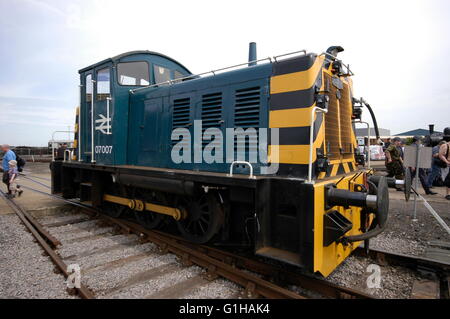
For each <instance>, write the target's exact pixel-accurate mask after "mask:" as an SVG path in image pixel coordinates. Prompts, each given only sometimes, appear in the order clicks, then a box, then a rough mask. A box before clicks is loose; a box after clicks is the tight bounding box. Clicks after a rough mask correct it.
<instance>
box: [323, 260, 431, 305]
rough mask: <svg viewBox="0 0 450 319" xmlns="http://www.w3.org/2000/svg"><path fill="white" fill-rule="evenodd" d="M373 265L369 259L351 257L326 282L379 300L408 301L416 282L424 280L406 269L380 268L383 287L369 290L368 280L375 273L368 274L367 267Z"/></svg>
mask: <svg viewBox="0 0 450 319" xmlns="http://www.w3.org/2000/svg"><path fill="white" fill-rule="evenodd" d="M373 263H374V262H373V261H371V260H370V259H367V258H362V257H356V256H350V257H348V258H347V259H346V260H345V262H344V263H342V264H341V265H340V266H339V267H338V268H337V269H336V270H335V271H334V272H333V273H332V274H331V275H330V276H329V277H327V278H326V280H327V281H330V282H333V283H335V284H338V285H342V286H344V287H348V288H353V289H358V290H361V291H364V292H366V293H368V294H371V295H374V296H375V297H377V298H383V299H406V298H410V295H411V289H412V285H413V283H414V281H415V280H420V279H422V278H421V277H420V276H418V275H417V274H415V273H413V272H412V271H409V270H407V269H405V268H401V267H393V266H380V270H381V285H380V286H381V287H380V288H367V278H368V276H370V275H371V274H372V273H373V271H372V272H368V271H367V267H368V266H369V265H370V264H373Z"/></svg>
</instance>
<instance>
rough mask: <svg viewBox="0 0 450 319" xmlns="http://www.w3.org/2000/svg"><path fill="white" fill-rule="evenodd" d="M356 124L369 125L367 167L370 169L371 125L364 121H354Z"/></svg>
mask: <svg viewBox="0 0 450 319" xmlns="http://www.w3.org/2000/svg"><path fill="white" fill-rule="evenodd" d="M353 123H355V124H365V125H367V144H366V147H367V166H368V168H369V169H370V124H369V123H368V122H363V121H354V122H353Z"/></svg>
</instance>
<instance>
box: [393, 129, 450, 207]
mask: <svg viewBox="0 0 450 319" xmlns="http://www.w3.org/2000/svg"><path fill="white" fill-rule="evenodd" d="M412 142H413V143H415V144H417V145H418V146H419V147H422V146H423V143H422V139H421V138H420V137H419V136H414V138H413V140H412ZM385 154H386V169H387V172H388V177H395V178H396V179H404V175H405V170H406V169H409V170H410V172H411V176H412V178H413V179H414V178H415V176H416V170H415V168H414V167H405V165H404V161H403V160H404V141H402V139H401V138H399V137H395V138H393V139H392V141H391V140H389V141H388V142H387V143H386V144H385ZM431 163H432V164H431V169H424V168H419V171H418V172H417V173H418V174H417V175H418V177H419V179H420V183H421V184H422V187H423V189H424V190H425V193H426V194H427V195H436V194H437V193H436V192H434V191H433V190H432V188H433V187H436V186H445V187H446V188H447V190H446V196H445V199H447V200H450V169H449V167H450V127H447V128H446V129H445V130H444V136H443V140H442V141H440V142H439V144H438V145H436V146H434V147H433V149H432V159H431ZM397 190H400V191H401V190H402V189H401V188H400V187H399V188H397Z"/></svg>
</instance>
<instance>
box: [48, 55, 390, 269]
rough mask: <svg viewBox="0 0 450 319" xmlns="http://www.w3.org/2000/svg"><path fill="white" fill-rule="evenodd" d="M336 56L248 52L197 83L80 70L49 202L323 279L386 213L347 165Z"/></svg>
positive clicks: (353, 107)
mask: <svg viewBox="0 0 450 319" xmlns="http://www.w3.org/2000/svg"><path fill="white" fill-rule="evenodd" d="M340 51H342V48H340V47H331V48H330V49H329V50H328V51H327V52H326V53H323V54H320V55H318V54H313V53H306V52H299V53H295V54H290V55H285V56H279V57H275V58H271V59H265V60H264V61H254V60H256V53H255V51H253V50H251V52H250V53H251V54H250V56H251V58H250V60H251V61H249V63H248V65H247V64H245V65H244V66H243V67H239V66H237V67H233V68H228V69H222V70H219V71H216V72H210V73H209V74H207V75H203V76H196V75H192V74H191V72H190V71H189V70H188V69H187V68H186V67H184V66H183V65H181V64H180V63H178V62H177V61H175V60H173V59H171V58H169V57H167V56H164V55H162V54H159V53H155V52H149V51H135V52H129V53H125V54H122V55H119V56H116V57H114V58H111V59H107V60H104V61H101V62H99V63H96V64H94V65H91V66H89V67H86V68H84V69H82V70H80V71H79V73H80V108H79V113H78V116H77V119H78V123H77V126H76V127H77V130H76V131H77V132H76V134H75V138H76V140H77V142H76V145H75V146H76V148H77V154H76V156H75V158H72V159H71V160H67V161H57V162H54V163H53V170H52V186H53V188H52V191H53V192H54V193H62V195H63V196H64V197H65V198H79V199H80V201H82V202H90V203H91V204H92V205H93V206H94V207H98V208H100V209H103V210H104V211H105V212H107V213H109V214H110V215H111V216H114V217H120V216H121V215H122V214H124V213H126V212H133V213H134V215H135V217H136V219H137V220H138V221H139V222H140V223H141V224H143V225H144V226H145V227H147V228H151V229H153V228H160V229H164V230H166V231H172V230H171V226H172V225H174V224H176V225H177V228H178V231H179V233H180V234H181V235H182V236H183V237H184V238H186V239H188V240H190V241H192V242H195V243H215V244H217V245H224V246H228V247H235V246H236V247H244V248H246V249H247V250H252V251H253V252H254V253H255V254H256V255H258V256H262V257H265V258H269V259H274V260H277V261H281V262H285V263H289V264H292V265H296V266H300V267H302V268H306V269H308V270H309V271H311V272H318V273H320V274H322V275H324V276H327V275H329V274H330V273H331V272H332V271H333V270H334V269H335V268H336V267H337V266H338V265H339V264H340V263H341V262H342V261H343V260H344V259H345V258H346V257H347V256H349V255H350V253H351V252H352V251H353V250H354V249H355V248H356V247H357V246H358V245H359V243H360V242H361V241H362V240H368V239H369V238H371V237H373V236H375V235H376V234H378V233H379V232H381V231H382V229H383V227H384V225H385V222H386V217H387V211H388V193H387V189H386V187H387V185H386V180H385V179H384V178H381V179H376V181H375V180H369V179H370V176H369V174H368V173H369V172H367V171H365V170H364V169H360V168H358V163H359V164H361V155H359V154H358V151H357V149H358V144H357V140H356V138H355V133H354V123H353V121H354V120H357V119H360V115H361V107H362V106H363V104H364V101H363V100H360V101H358V100H356V99H354V98H353V92H352V81H351V78H350V77H351V72H350V70H348V68H346V67H345V66H344V65H343V64H342V62H341V61H340V60H338V59H337V54H338V53H339V52H340ZM370 111H371V109H370ZM371 113H372V111H371ZM372 114H373V113H372ZM230 134H231V137H230ZM266 137H267V138H266ZM266 141H267V143H265V142H266ZM362 160H363V159H362Z"/></svg>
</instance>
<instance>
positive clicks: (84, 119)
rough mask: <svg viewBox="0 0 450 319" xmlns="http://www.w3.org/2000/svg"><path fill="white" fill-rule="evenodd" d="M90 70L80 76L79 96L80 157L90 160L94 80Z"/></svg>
mask: <svg viewBox="0 0 450 319" xmlns="http://www.w3.org/2000/svg"><path fill="white" fill-rule="evenodd" d="M92 73H93V72H92V71H88V72H86V73H85V74H84V75H83V77H82V78H81V87H82V96H81V105H82V107H81V115H80V118H81V121H80V132H81V133H82V134H81V135H80V141H81V157H82V159H83V160H84V161H86V162H90V161H91V156H92V148H91V145H92V125H91V123H92V121H91V117H92V102H93V101H92V99H93V95H94V84H93V83H94V82H93V80H94V79H93V78H92Z"/></svg>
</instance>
